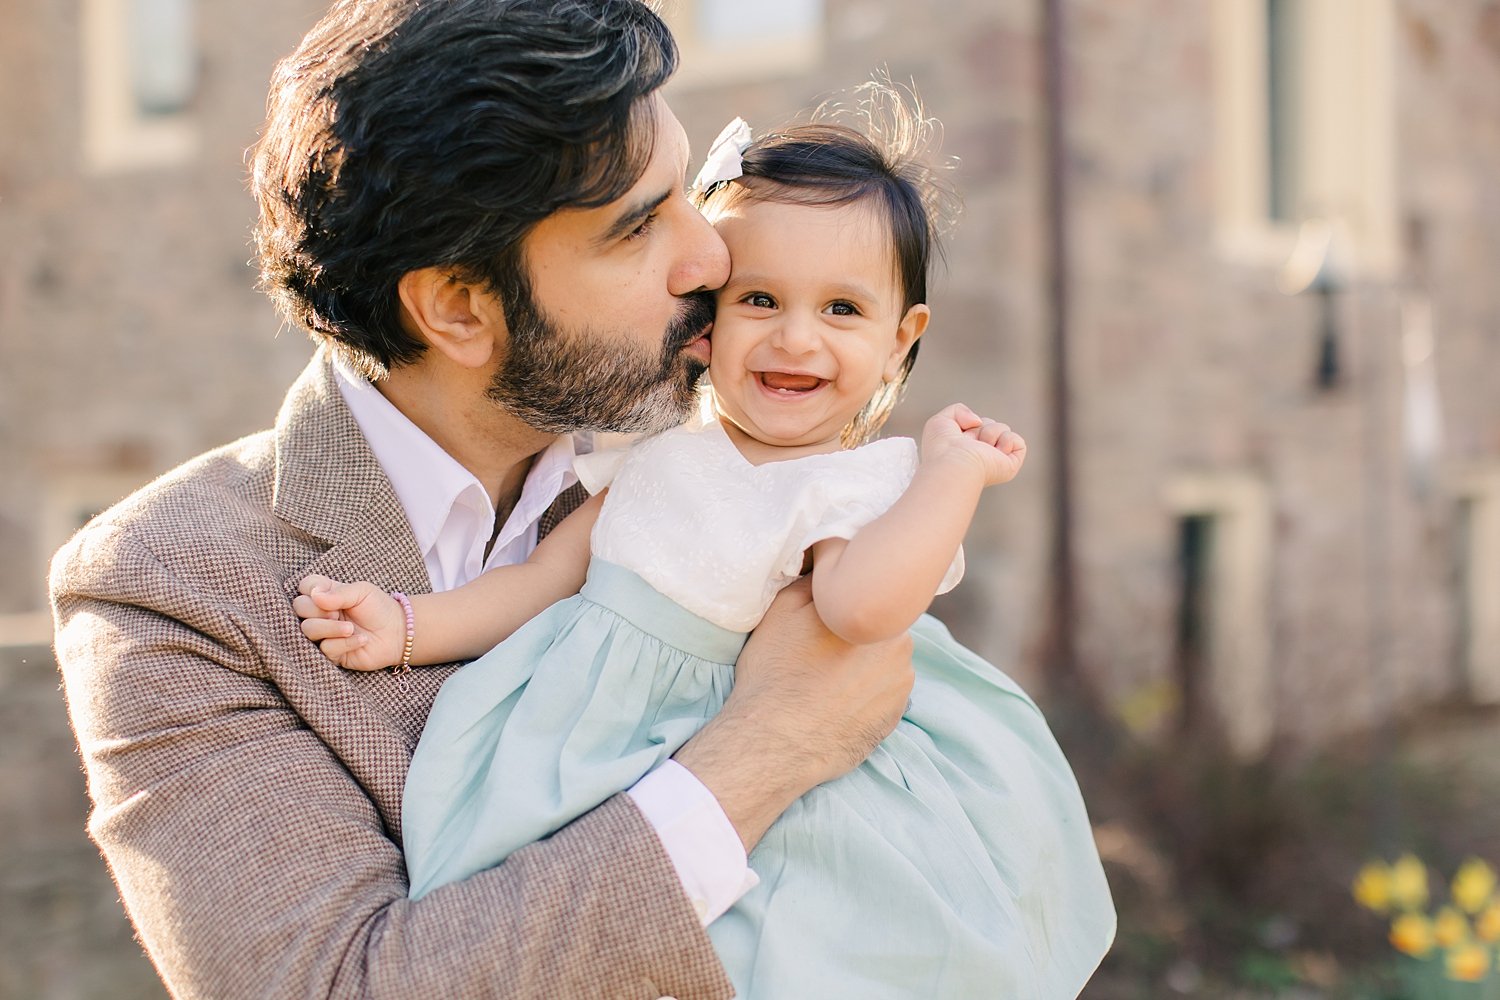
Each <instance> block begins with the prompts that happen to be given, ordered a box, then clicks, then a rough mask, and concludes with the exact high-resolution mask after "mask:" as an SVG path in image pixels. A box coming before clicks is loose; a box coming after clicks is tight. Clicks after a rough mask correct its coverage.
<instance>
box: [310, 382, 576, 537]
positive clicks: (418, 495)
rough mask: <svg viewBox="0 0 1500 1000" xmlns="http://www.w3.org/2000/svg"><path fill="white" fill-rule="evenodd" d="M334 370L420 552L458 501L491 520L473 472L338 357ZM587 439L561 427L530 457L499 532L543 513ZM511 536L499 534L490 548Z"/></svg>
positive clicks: (515, 529)
mask: <svg viewBox="0 0 1500 1000" xmlns="http://www.w3.org/2000/svg"><path fill="white" fill-rule="evenodd" d="M334 373H335V374H336V376H337V383H338V387H339V392H340V393H341V394H342V395H343V397H344V401H345V402H346V403H348V405H349V412H350V413H351V414H352V415H353V416H354V422H355V423H356V424H358V425H359V429H360V431H361V433H363V434H364V436H365V440H366V441H368V442H369V445H370V451H371V452H372V453H374V455H375V460H376V461H377V462H379V463H380V466H381V468H382V469H384V470H385V474H386V477H387V478H388V479H389V480H390V481H391V488H392V489H393V490H394V491H395V494H396V498H397V499H398V500H400V501H401V506H402V508H404V509H405V511H406V518H407V520H408V521H409V522H411V529H412V534H413V535H414V536H415V538H416V542H417V547H418V549H419V550H420V551H422V552H423V553H427V552H428V551H430V550H431V549H432V547H433V546H434V545H436V544H437V540H438V536H439V535H440V534H441V532H442V530H443V526H444V524H445V523H446V522H447V520H448V517H449V515H450V513H451V512H452V511H453V508H454V507H455V506H457V505H459V504H463V505H464V506H469V507H472V508H474V509H475V511H476V512H481V513H486V514H487V516H488V518H489V520H488V523H490V524H493V523H494V517H495V508H494V505H493V504H492V503H491V502H490V498H489V494H488V493H487V492H485V489H484V485H483V484H482V483H480V481H479V479H478V478H477V477H476V476H475V475H474V474H473V473H472V472H470V471H469V470H468V469H466V468H464V466H463V465H462V464H460V463H459V461H458V460H457V459H455V458H454V457H453V456H452V455H450V454H448V453H447V452H446V451H444V450H443V449H442V447H441V446H440V445H438V443H437V442H436V441H434V440H432V438H430V437H428V436H427V434H426V433H425V432H423V431H422V429H421V428H419V427H418V426H417V425H416V424H414V423H412V422H411V420H410V419H409V418H408V417H407V416H406V414H404V413H402V412H401V411H400V410H398V409H397V408H396V407H395V405H394V404H393V403H391V401H390V400H388V399H386V398H385V396H384V395H382V394H381V392H380V390H378V389H377V388H375V386H374V385H372V384H371V383H370V382H369V381H368V380H367V379H365V378H363V377H361V376H360V375H358V374H356V373H355V372H353V371H351V370H350V369H349V368H348V367H347V366H346V365H345V364H343V362H341V361H339V360H335V361H334ZM575 437H576V438H578V440H575ZM589 445H590V441H589V439H588V435H586V434H579V435H571V434H563V435H560V436H559V437H558V438H557V440H555V441H554V442H553V443H552V444H550V445H548V446H547V447H546V448H545V449H543V450H542V451H541V452H540V453H539V454H538V455H537V456H536V458H535V460H534V461H533V462H532V465H531V471H530V472H529V473H527V476H526V482H525V484H524V485H523V486H522V487H521V496H520V498H519V499H518V500H517V502H516V507H515V509H514V510H513V511H512V512H511V515H510V517H509V518H507V520H506V529H505V530H503V531H502V535H507V536H512V537H514V536H515V535H518V534H519V533H520V532H521V531H522V530H524V529H525V528H526V527H528V526H529V525H530V524H532V523H534V522H535V521H536V520H537V519H538V518H540V517H541V516H542V514H543V512H545V511H546V509H547V507H548V506H550V505H551V503H552V501H553V500H554V499H556V498H557V495H558V494H559V493H561V492H562V491H563V490H564V489H566V488H567V487H569V486H571V485H572V483H573V481H575V480H576V478H577V477H576V476H575V475H574V474H573V458H574V456H575V455H577V454H580V453H584V452H587V451H589V450H591V448H590V447H589ZM509 540H510V539H509V538H497V539H496V547H497V548H498V547H499V546H500V545H503V544H505V543H506V542H508V541H509Z"/></svg>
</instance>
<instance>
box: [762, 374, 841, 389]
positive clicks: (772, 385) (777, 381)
mask: <svg viewBox="0 0 1500 1000" xmlns="http://www.w3.org/2000/svg"><path fill="white" fill-rule="evenodd" d="M826 381H827V380H826V379H821V378H818V377H817V376H816V375H794V374H792V373H790V372H761V373H760V384H761V385H763V386H765V387H766V388H767V389H770V390H772V391H773V392H784V393H788V394H791V393H798V392H812V391H813V390H814V389H816V388H818V387H819V386H821V385H823V384H824V383H825V382H826Z"/></svg>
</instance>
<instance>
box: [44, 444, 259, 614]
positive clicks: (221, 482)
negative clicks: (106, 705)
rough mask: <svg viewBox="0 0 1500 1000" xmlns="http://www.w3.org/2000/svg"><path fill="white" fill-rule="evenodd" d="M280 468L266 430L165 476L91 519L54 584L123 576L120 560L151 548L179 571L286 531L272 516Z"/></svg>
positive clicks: (57, 569) (60, 561) (61, 561)
mask: <svg viewBox="0 0 1500 1000" xmlns="http://www.w3.org/2000/svg"><path fill="white" fill-rule="evenodd" d="M275 466H276V456H275V438H274V433H273V432H271V431H262V432H260V433H257V434H252V435H250V436H249V437H245V438H241V439H240V440H238V441H235V442H232V443H230V444H227V445H224V446H222V447H219V448H215V449H214V450H212V451H209V452H206V453H204V454H202V455H199V456H198V457H196V458H193V459H190V460H189V461H187V462H185V463H183V464H182V465H180V466H178V467H177V468H175V469H172V470H171V471H169V472H166V473H164V474H163V475H161V476H160V477H158V478H157V479H155V480H153V481H152V482H150V483H148V484H146V485H145V486H142V487H141V488H140V489H138V490H136V491H135V492H134V493H132V494H130V495H129V496H127V497H125V498H124V499H122V500H120V501H119V502H118V503H116V504H115V505H114V506H112V507H110V508H109V509H107V510H105V511H104V512H102V513H100V514H98V515H96V516H95V517H93V518H91V519H90V520H89V522H88V523H87V524H85V525H84V526H83V527H82V528H81V529H80V530H79V531H78V533H77V534H75V535H74V536H73V538H72V539H70V540H69V541H68V543H67V544H65V545H64V546H63V547H62V548H61V549H60V550H59V551H58V552H57V554H56V556H54V558H53V561H52V573H51V581H52V589H53V590H54V592H56V591H57V590H58V589H59V588H60V587H62V588H65V589H66V588H67V585H68V583H67V582H68V581H69V580H72V581H75V582H76V581H77V580H79V579H80V578H84V579H86V578H90V577H92V578H97V577H98V576H99V575H100V574H110V573H117V572H119V571H121V569H122V568H123V567H121V566H120V565H119V563H120V562H121V561H122V560H123V561H124V562H125V563H127V564H128V563H130V562H132V561H133V560H134V559H137V558H140V557H141V556H142V555H143V554H145V553H150V554H151V556H152V557H153V558H154V559H155V560H156V561H158V562H159V563H160V564H161V565H162V566H163V567H166V568H171V569H174V570H177V571H179V572H180V571H182V570H183V569H185V568H190V567H191V565H192V564H193V563H194V562H195V561H197V560H198V559H200V558H202V557H203V556H205V555H207V554H208V553H209V551H210V550H217V551H218V553H219V554H221V555H227V554H228V553H230V552H232V551H233V550H234V549H235V548H236V547H237V543H243V542H244V541H246V540H249V539H251V538H255V537H257V536H264V534H265V533H266V531H267V529H270V533H271V534H272V535H275V534H279V533H282V532H281V529H278V528H276V527H275V526H274V522H275V518H274V517H273V515H272V514H271V497H272V493H273V488H274V482H275ZM127 549H130V550H135V554H134V555H131V554H127V552H126V550H127ZM177 564H183V565H177Z"/></svg>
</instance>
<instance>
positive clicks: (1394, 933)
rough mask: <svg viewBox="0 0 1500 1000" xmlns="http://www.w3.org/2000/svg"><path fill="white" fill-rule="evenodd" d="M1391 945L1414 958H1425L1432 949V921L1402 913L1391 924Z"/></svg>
mask: <svg viewBox="0 0 1500 1000" xmlns="http://www.w3.org/2000/svg"><path fill="white" fill-rule="evenodd" d="M1391 944H1392V945H1394V946H1395V947H1396V950H1397V951H1401V952H1405V953H1406V954H1408V955H1411V956H1413V957H1414V958H1425V957H1426V956H1427V955H1428V954H1429V953H1430V952H1431V951H1432V947H1433V934H1432V921H1431V920H1428V919H1427V918H1426V917H1424V916H1422V915H1421V914H1420V913H1403V914H1401V916H1399V917H1397V918H1396V919H1395V921H1394V922H1393V923H1392V924H1391Z"/></svg>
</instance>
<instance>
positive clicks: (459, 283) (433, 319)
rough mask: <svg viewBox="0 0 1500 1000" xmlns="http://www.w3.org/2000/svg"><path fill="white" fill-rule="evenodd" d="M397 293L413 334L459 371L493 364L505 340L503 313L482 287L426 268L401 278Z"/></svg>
mask: <svg viewBox="0 0 1500 1000" xmlns="http://www.w3.org/2000/svg"><path fill="white" fill-rule="evenodd" d="M396 291H397V294H399V295H400V297H401V305H402V307H403V308H404V310H405V312H406V318H407V319H409V320H410V322H411V324H412V326H414V327H415V328H416V329H415V330H414V331H413V332H415V333H416V334H417V335H418V336H420V337H421V338H422V339H423V340H425V341H426V342H427V344H428V346H430V347H432V348H433V350H436V351H438V352H439V353H441V354H443V355H444V356H445V357H447V358H448V359H449V360H451V361H453V362H454V363H455V364H458V365H460V366H461V367H464V368H480V367H483V366H484V365H487V364H489V362H490V359H491V358H492V357H493V356H494V353H495V350H496V349H497V347H499V346H500V345H501V344H503V342H504V340H505V332H506V328H505V311H504V310H503V309H502V308H501V306H500V300H499V299H497V298H496V297H495V296H494V295H493V294H492V293H491V292H489V291H488V290H487V289H486V288H485V287H484V286H483V285H482V284H480V283H479V282H476V281H466V280H464V279H462V278H459V277H457V276H456V275H454V273H453V272H452V271H451V270H448V269H446V268H437V267H424V268H420V269H418V270H416V271H407V272H406V273H405V274H403V275H402V276H401V279H400V280H399V281H398V282H397V283H396Z"/></svg>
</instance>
